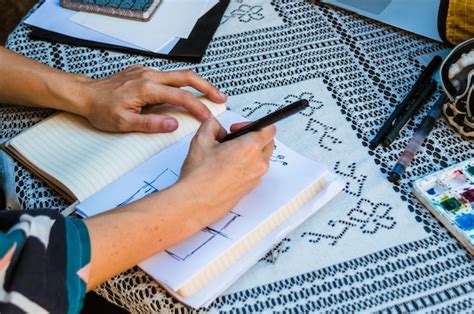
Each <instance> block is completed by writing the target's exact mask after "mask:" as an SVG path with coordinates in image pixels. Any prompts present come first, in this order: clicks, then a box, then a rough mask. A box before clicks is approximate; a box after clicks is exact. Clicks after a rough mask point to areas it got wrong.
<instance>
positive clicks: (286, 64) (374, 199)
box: [0, 0, 474, 313]
mask: <svg viewBox="0 0 474 314" xmlns="http://www.w3.org/2000/svg"><path fill="white" fill-rule="evenodd" d="M28 33H29V29H28V27H27V26H25V25H23V24H20V25H19V26H18V27H17V28H16V29H15V30H14V31H13V33H12V34H11V35H10V38H9V40H8V43H7V47H8V48H10V49H12V50H14V51H16V52H18V53H21V54H23V55H26V56H28V57H30V58H33V59H36V60H38V61H40V62H43V63H46V64H49V65H51V66H54V67H57V68H61V69H64V70H65V71H69V72H81V73H85V74H87V75H90V76H92V77H95V78H100V77H105V76H108V75H110V74H112V73H115V72H117V71H120V70H122V69H125V68H126V67H128V66H131V65H133V64H143V65H146V66H153V67H157V68H159V69H162V70H175V69H184V68H190V69H193V70H195V71H196V72H198V73H199V74H200V75H202V76H203V77H205V78H207V79H209V80H210V81H211V82H213V83H215V84H216V85H217V86H218V87H219V88H220V89H222V90H223V91H224V92H225V93H226V94H227V95H229V96H230V98H229V107H230V108H231V109H232V110H234V111H236V112H238V113H240V114H242V115H244V116H245V117H248V118H255V117H259V116H261V115H263V114H265V113H267V112H268V111H271V110H274V109H275V108H279V107H281V106H282V105H284V104H287V103H290V102H292V101H294V100H295V99H298V98H302V97H304V98H307V99H308V100H309V101H310V105H311V107H310V108H308V109H306V110H305V111H303V112H301V113H300V114H298V115H297V116H296V118H294V119H290V120H287V121H284V122H282V123H281V124H280V125H279V132H278V136H277V137H278V138H279V139H280V140H281V141H282V142H284V143H286V144H287V145H288V146H290V147H291V148H293V149H295V150H297V151H298V152H300V153H301V154H303V155H305V156H307V157H309V158H314V159H317V160H320V161H322V162H324V163H325V164H326V165H327V166H328V167H329V168H330V169H331V170H332V171H334V172H335V173H337V174H338V175H339V176H340V178H341V179H342V180H344V181H345V188H344V190H343V192H342V193H341V194H340V195H339V196H338V197H337V198H336V199H334V200H333V201H332V202H331V203H330V204H329V205H328V206H326V207H324V208H323V209H322V210H321V211H320V212H318V213H317V214H316V215H315V216H314V217H312V218H311V219H310V220H309V221H307V222H306V223H305V224H303V225H302V226H301V227H300V228H298V229H297V230H296V231H295V232H293V233H292V234H290V235H289V236H288V237H286V238H285V239H284V240H283V241H282V242H281V243H280V244H279V245H278V246H276V247H275V248H274V249H273V255H274V256H276V259H275V260H274V259H273V258H271V256H270V255H267V256H266V257H264V258H262V260H261V261H260V262H259V263H257V265H255V266H254V267H253V268H252V269H251V270H250V271H249V272H248V273H247V274H245V275H244V276H243V277H242V278H241V279H239V280H238V281H237V282H236V283H235V284H234V285H233V286H232V287H231V288H230V289H229V290H228V291H227V292H226V293H225V294H224V295H223V296H221V297H220V298H218V299H217V300H216V301H215V302H214V303H213V304H212V305H211V306H210V307H209V308H206V309H202V310H204V311H211V312H215V311H228V312H233V313H247V312H264V311H289V312H301V311H318V312H319V311H331V312H352V311H372V312H384V313H391V312H401V311H413V310H422V311H435V312H460V311H468V310H472V309H473V308H474V293H473V291H474V263H473V262H472V260H471V259H470V258H469V256H468V255H467V253H466V252H465V251H464V250H463V249H461V248H460V246H459V245H458V244H457V242H456V241H455V240H454V239H453V238H452V237H451V236H450V235H449V234H448V233H447V232H446V230H445V229H443V228H442V227H441V226H440V224H439V223H438V222H437V221H436V220H435V219H434V218H433V217H432V216H431V215H430V214H429V212H428V211H427V210H426V209H425V208H424V207H423V206H421V204H420V203H419V202H418V201H417V200H416V199H415V198H414V196H413V195H412V194H411V187H412V185H411V182H412V181H413V180H414V179H416V178H419V177H421V176H423V175H425V174H428V173H431V172H433V171H435V170H438V169H441V168H443V167H445V166H447V165H451V164H454V163H456V162H459V161H461V160H464V159H466V158H468V157H470V156H472V155H473V154H474V144H473V142H472V141H468V140H466V139H463V138H462V137H461V136H459V135H458V134H457V133H455V132H454V131H453V129H451V128H450V127H449V126H448V124H447V123H446V121H445V120H444V119H442V120H440V121H438V122H437V124H436V126H435V128H434V130H433V132H432V134H431V135H430V137H429V140H428V141H427V143H425V145H424V146H423V148H422V149H421V151H420V152H419V154H418V156H417V158H416V160H415V161H414V164H413V165H412V166H411V167H410V168H409V170H408V173H407V176H406V178H405V179H403V180H402V181H401V182H400V184H399V185H392V184H390V183H389V182H388V181H387V180H386V174H387V171H389V170H390V169H391V166H392V165H393V163H394V162H395V160H396V159H397V157H398V156H399V154H400V152H401V150H403V148H404V146H405V145H406V143H407V141H408V140H409V138H410V137H411V135H412V133H413V128H414V125H415V123H414V122H410V123H409V124H408V126H407V127H406V128H405V129H404V130H403V131H402V133H401V136H400V138H399V139H398V140H397V141H396V142H395V143H394V144H393V145H392V147H391V148H390V149H385V148H382V147H378V148H377V149H376V150H374V151H371V150H369V149H368V140H369V139H370V138H371V137H372V136H373V135H374V133H375V132H376V130H377V129H378V127H379V126H380V125H381V123H382V122H383V121H384V119H385V117H386V116H387V115H388V114H389V113H390V112H391V110H393V107H394V106H395V105H396V104H397V103H398V102H399V101H400V100H401V99H402V97H403V96H404V94H406V93H407V92H408V90H409V88H410V86H411V85H412V84H413V82H414V80H415V78H416V76H417V75H418V74H419V73H420V71H421V69H422V65H423V63H427V60H429V59H430V57H431V56H432V55H434V54H436V53H443V52H445V47H444V46H442V45H440V44H438V43H435V42H431V41H427V40H425V39H423V38H421V37H417V36H415V35H412V34H408V33H405V32H401V31H398V30H395V29H393V28H389V27H386V26H383V25H380V24H377V23H372V22H369V21H367V20H364V19H361V18H359V17H357V16H354V15H352V14H350V13H346V12H343V11H340V10H335V9H331V8H329V7H325V6H323V5H320V4H317V3H312V2H308V1H302V0H273V1H260V0H234V1H232V2H231V4H230V6H229V8H228V10H227V11H226V14H225V16H224V18H223V20H222V24H221V26H220V27H219V29H218V32H217V33H216V35H215V37H214V40H213V41H212V42H211V44H210V46H209V49H208V51H207V54H206V56H205V58H204V59H203V61H202V63H201V64H197V65H193V64H184V63H173V62H169V61H165V60H160V59H151V58H145V57H139V56H132V55H123V54H117V53H111V52H107V51H100V50H92V49H88V48H80V47H71V46H67V45H61V44H51V43H46V42H41V41H34V40H31V39H29V38H28ZM25 88H26V87H25ZM434 100H435V97H433V99H432V100H431V103H432V102H433V101H434ZM426 108H427V107H425V108H424V109H423V110H422V112H423V114H425V113H426V111H427V109H426ZM50 113H51V112H50V111H45V110H39V109H30V108H23V109H22V108H17V107H13V106H5V107H2V108H1V109H0V116H1V117H2V119H3V121H2V123H1V126H0V135H1V136H0V138H2V139H3V140H5V139H8V138H10V137H12V136H14V135H15V134H17V133H18V132H20V131H21V130H22V129H24V128H26V127H28V126H31V125H33V124H34V123H36V122H38V121H40V120H41V119H43V118H44V117H46V116H47V115H49V114H50ZM421 116H422V114H420V115H418V116H417V117H416V119H415V122H416V123H418V122H419V121H420V119H421ZM14 173H15V181H16V186H15V188H16V190H17V191H18V196H19V202H20V204H21V205H22V207H23V208H39V207H50V208H55V209H57V210H60V209H61V208H64V207H65V206H66V205H67V204H66V202H65V201H64V199H62V198H61V197H60V196H59V195H57V194H56V193H55V192H54V191H52V190H51V189H49V188H48V187H46V186H45V185H44V183H43V182H41V181H39V180H38V179H37V178H35V177H34V176H32V175H31V174H30V173H29V172H28V171H26V170H25V169H24V168H23V167H21V166H20V165H19V164H17V163H14ZM96 291H97V292H98V293H99V294H100V295H102V296H104V297H105V298H107V299H108V300H109V301H111V302H113V303H115V304H118V305H119V306H122V307H125V308H127V309H129V310H130V311H132V312H141V313H145V312H158V311H168V310H172V311H175V312H177V313H184V312H187V311H189V309H187V308H186V307H184V306H183V305H181V304H179V303H175V302H174V301H173V299H171V298H170V296H169V295H167V294H166V293H164V292H163V290H162V289H161V288H160V287H159V285H158V284H156V283H155V282H153V281H151V280H150V279H149V277H148V276H147V275H146V274H144V273H143V272H142V271H140V270H139V269H138V268H134V269H131V270H129V271H127V272H125V273H123V274H120V275H118V276H117V277H115V278H113V279H111V280H109V281H108V282H107V283H105V284H104V285H102V286H101V287H99V288H98V289H97V290H96Z"/></svg>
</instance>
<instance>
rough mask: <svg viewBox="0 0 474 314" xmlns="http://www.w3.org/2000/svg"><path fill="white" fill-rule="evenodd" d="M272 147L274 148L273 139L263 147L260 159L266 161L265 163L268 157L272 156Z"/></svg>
mask: <svg viewBox="0 0 474 314" xmlns="http://www.w3.org/2000/svg"><path fill="white" fill-rule="evenodd" d="M274 148H275V141H274V140H272V141H271V142H270V143H268V144H267V146H265V147H264V148H263V151H262V159H263V161H264V162H267V163H268V162H269V160H270V158H271V157H272V154H273V149H274Z"/></svg>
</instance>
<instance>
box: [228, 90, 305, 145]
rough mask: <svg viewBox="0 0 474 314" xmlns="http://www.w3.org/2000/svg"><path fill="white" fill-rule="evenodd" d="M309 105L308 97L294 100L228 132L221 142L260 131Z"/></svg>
mask: <svg viewBox="0 0 474 314" xmlns="http://www.w3.org/2000/svg"><path fill="white" fill-rule="evenodd" d="M308 106H309V103H308V101H307V100H306V99H301V100H298V101H297V102H294V103H292V104H289V105H288V106H286V107H283V108H281V109H279V110H277V111H275V112H272V113H270V114H269V115H267V116H265V117H263V118H260V119H258V120H256V121H254V122H251V123H250V124H248V125H246V126H244V127H242V128H241V129H239V130H237V131H235V132H233V133H229V134H227V135H226V136H225V137H224V138H223V139H222V141H221V143H224V142H227V141H230V140H232V139H234V138H236V137H239V136H242V135H244V134H247V133H249V132H253V131H258V130H260V129H262V128H264V127H266V126H269V125H271V124H273V123H275V122H278V121H280V120H283V119H285V118H287V117H289V116H291V115H293V114H295V113H297V112H299V111H301V110H303V109H305V108H307V107H308Z"/></svg>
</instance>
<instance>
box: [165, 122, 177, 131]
mask: <svg viewBox="0 0 474 314" xmlns="http://www.w3.org/2000/svg"><path fill="white" fill-rule="evenodd" d="M163 126H164V128H165V130H166V131H174V130H176V128H177V127H178V122H177V121H176V120H174V119H165V121H164V122H163Z"/></svg>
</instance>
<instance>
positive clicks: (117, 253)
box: [86, 184, 207, 290]
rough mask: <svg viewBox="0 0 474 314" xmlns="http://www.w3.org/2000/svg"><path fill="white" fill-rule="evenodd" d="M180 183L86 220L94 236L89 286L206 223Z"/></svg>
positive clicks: (92, 236)
mask: <svg viewBox="0 0 474 314" xmlns="http://www.w3.org/2000/svg"><path fill="white" fill-rule="evenodd" d="M190 199H191V198H190V197H189V191H187V192H186V191H185V187H182V186H181V185H179V184H177V185H175V186H173V187H171V188H170V189H167V190H164V191H161V192H159V193H156V194H153V195H152V196H150V197H148V198H145V199H142V200H140V201H137V202H135V203H132V204H130V205H128V206H125V207H121V208H117V209H114V210H111V211H109V212H106V213H104V214H102V215H98V216H95V217H92V218H90V219H87V220H86V225H87V228H88V230H89V234H90V239H91V250H92V253H91V271H90V277H89V282H88V287H87V288H88V290H90V289H93V288H94V287H96V286H97V285H99V284H101V283H102V282H104V281H106V280H107V279H109V278H111V277H112V276H114V275H116V274H118V273H120V272H123V271H125V270H127V269H129V268H131V267H133V266H135V265H137V264H138V263H140V262H142V261H143V260H145V259H147V258H148V257H151V256H153V255H154V254H156V253H158V252H161V251H163V250H165V249H167V248H169V247H171V246H172V245H174V244H176V243H178V242H180V241H182V240H183V239H185V238H187V237H189V236H190V235H192V234H194V233H195V232H197V231H198V230H200V229H202V228H203V227H205V225H206V223H207V221H205V219H206V218H204V216H205V215H202V212H201V213H200V212H199V210H200V208H204V206H199V204H196V203H191V201H190Z"/></svg>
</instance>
